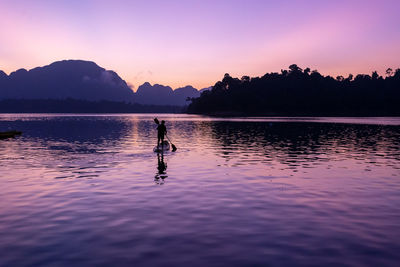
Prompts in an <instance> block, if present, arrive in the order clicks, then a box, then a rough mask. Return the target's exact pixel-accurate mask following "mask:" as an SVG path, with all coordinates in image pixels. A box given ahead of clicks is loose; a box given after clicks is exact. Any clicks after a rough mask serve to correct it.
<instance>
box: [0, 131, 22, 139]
mask: <svg viewBox="0 0 400 267" xmlns="http://www.w3.org/2000/svg"><path fill="white" fill-rule="evenodd" d="M21 134H22V132H20V131H7V132H0V139H6V138H12V137H15V136H17V135H21Z"/></svg>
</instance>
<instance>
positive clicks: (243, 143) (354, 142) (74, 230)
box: [0, 114, 400, 266]
mask: <svg viewBox="0 0 400 267" xmlns="http://www.w3.org/2000/svg"><path fill="white" fill-rule="evenodd" d="M155 116H157V117H158V118H159V119H160V120H161V119H163V120H166V126H167V128H168V135H169V137H170V139H171V141H172V143H174V144H175V145H176V146H177V148H178V150H177V151H176V152H165V153H164V154H163V155H160V154H157V153H154V152H153V147H154V145H155V144H156V142H157V139H156V125H155V123H154V121H153V118H154V117H155ZM8 129H16V130H20V131H23V134H22V136H19V137H16V138H13V139H5V140H0V149H1V155H0V188H1V190H0V203H1V206H0V265H1V266H26V265H30V266H31V265H40V266H74V265H75V266H93V265H110V266H111V265H112V266H188V265H190V266H267V265H268V266H293V265H296V266H301V265H305V266H310V265H311V266H327V265H328V266H337V265H344V266H360V265H365V266H398V264H399V262H400V254H399V251H400V118H209V117H203V116H195V115H183V114H173V115H171V114H169V115H166V114H159V115H154V114H127V115H125V114H117V115H79V114H77V115H68V114H64V115H56V114H53V115H50V114H2V115H0V131H6V130H8Z"/></svg>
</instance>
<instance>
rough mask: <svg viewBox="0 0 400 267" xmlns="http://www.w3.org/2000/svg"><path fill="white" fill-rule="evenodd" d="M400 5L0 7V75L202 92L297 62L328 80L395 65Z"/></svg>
mask: <svg viewBox="0 0 400 267" xmlns="http://www.w3.org/2000/svg"><path fill="white" fill-rule="evenodd" d="M399 14H400V1H398V0H380V1H379V0H374V1H372V0H371V1H368V0H363V1H362V0H360V1H355V0H335V1H330V0H326V1H325V0H315V1H314V0H310V1H306V0H303V1H300V0H297V1H296V0H282V1H268V0H179V1H178V0H157V1H156V0H146V1H145V0H142V1H134V0H131V1H128V0H126V1H125V0H113V1H102V0H98V1H94V0H92V1H88V0H65V1H64V0H46V1H45V0H35V1H31V0H29V1H28V0H27V1H20V0H0V70H3V71H5V72H6V73H7V74H9V73H10V72H12V71H15V70H16V69H19V68H26V69H31V68H34V67H36V66H44V65H48V64H50V63H52V62H54V61H58V60H62V59H84V60H90V61H94V62H96V63H97V64H98V65H100V66H102V67H104V68H106V69H111V70H114V71H116V72H117V73H118V74H119V75H120V76H121V77H122V78H123V79H125V80H126V81H127V82H128V83H129V84H131V85H132V86H133V87H134V88H135V90H136V89H137V87H138V86H139V85H141V84H142V83H144V82H145V81H149V82H151V83H160V84H164V85H170V86H171V87H173V88H176V87H180V86H185V85H188V84H190V85H193V86H194V87H196V88H199V89H200V88H203V87H208V86H210V85H213V84H214V83H215V82H216V81H218V80H220V79H221V78H222V77H223V75H224V73H230V74H231V75H232V76H235V77H236V76H237V77H241V76H243V75H249V76H261V75H263V74H265V73H266V72H278V71H280V70H281V69H283V68H287V67H288V66H289V65H290V64H292V63H296V64H298V65H299V66H300V67H310V68H311V69H317V70H318V71H320V72H321V73H322V74H324V75H328V74H329V75H332V76H336V75H343V76H347V75H348V74H349V73H352V74H357V73H368V74H369V73H371V72H372V71H373V70H377V71H378V72H379V73H380V74H384V71H385V70H386V69H387V68H388V67H391V68H393V69H395V68H399V67H400V15H399Z"/></svg>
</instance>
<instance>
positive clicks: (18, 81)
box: [0, 60, 133, 101]
mask: <svg viewBox="0 0 400 267" xmlns="http://www.w3.org/2000/svg"><path fill="white" fill-rule="evenodd" d="M66 98H74V99H82V100H91V101H94V100H110V101H131V100H132V98H133V91H132V90H131V88H130V87H129V86H128V85H127V84H126V82H125V81H124V80H122V79H121V78H120V77H119V76H118V74H116V73H115V72H113V71H109V70H105V69H104V68H101V67H99V66H98V65H97V64H96V63H94V62H90V61H83V60H63V61H58V62H54V63H52V64H50V65H48V66H44V67H38V68H34V69H31V70H29V71H27V70H26V69H19V70H17V71H15V72H12V73H11V74H10V75H9V76H7V75H5V74H4V72H1V73H0V99H66Z"/></svg>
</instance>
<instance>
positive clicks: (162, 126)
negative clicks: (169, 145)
mask: <svg viewBox="0 0 400 267" xmlns="http://www.w3.org/2000/svg"><path fill="white" fill-rule="evenodd" d="M157 132H158V133H157V146H159V145H160V143H161V145H163V144H164V136H165V134H166V133H167V127H165V121H161V124H159V125H158V126H157Z"/></svg>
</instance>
